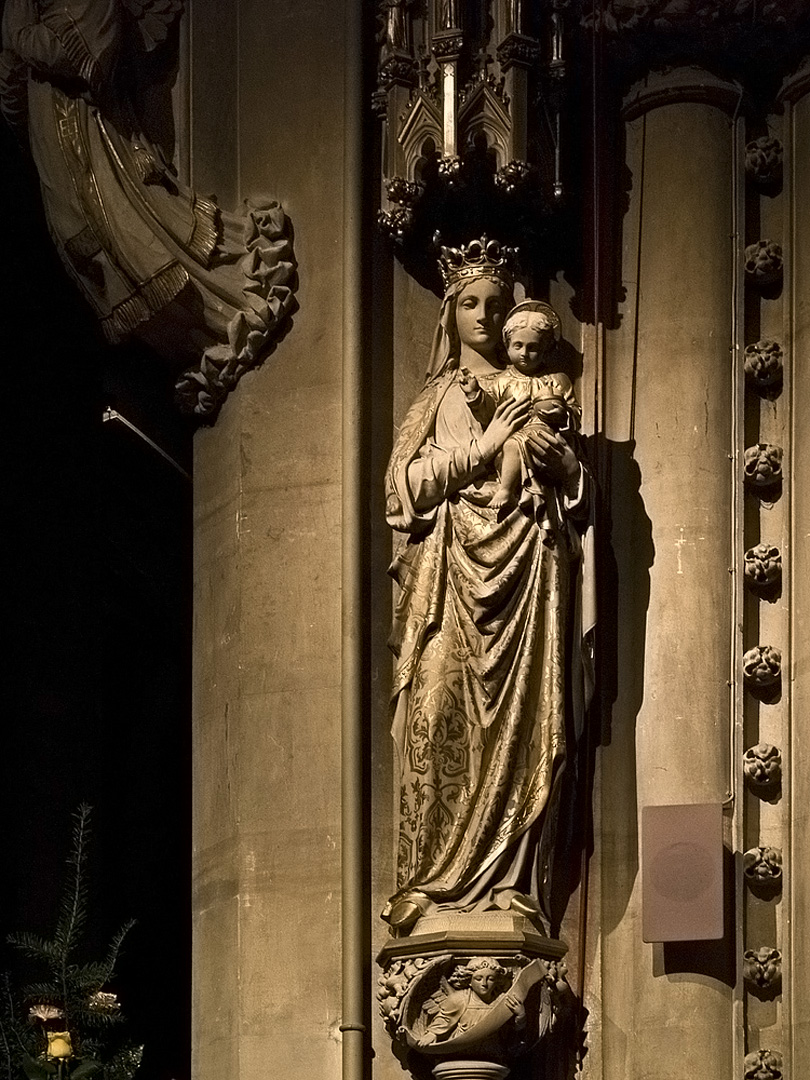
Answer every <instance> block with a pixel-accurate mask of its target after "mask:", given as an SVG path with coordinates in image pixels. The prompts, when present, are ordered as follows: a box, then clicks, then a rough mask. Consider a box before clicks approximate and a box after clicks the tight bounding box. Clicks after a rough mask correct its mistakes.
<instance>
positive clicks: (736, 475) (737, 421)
mask: <svg viewBox="0 0 810 1080" xmlns="http://www.w3.org/2000/svg"><path fill="white" fill-rule="evenodd" d="M744 127H745V120H744V119H743V118H742V117H737V116H736V114H735V117H734V118H733V119H732V132H731V139H732V152H731V213H732V226H731V268H732V269H731V342H730V350H729V355H730V362H731V453H730V455H729V457H730V465H731V485H730V486H731V536H730V542H731V559H730V562H729V568H730V570H731V571H732V583H731V641H730V650H729V652H730V655H729V668H730V675H729V691H730V692H729V714H730V715H729V744H728V753H729V763H728V770H729V771H728V791H727V793H726V804H727V805H728V806H730V807H731V843H732V852H733V856H734V913H735V919H734V949H735V955H736V956H737V957H741V956H742V953H743V949H744V947H745V945H744V942H745V882H744V880H743V876H742V852H743V850H744V847H745V845H744V838H745V820H744V806H743V802H742V799H741V798H740V797H739V795H740V791H741V787H740V779H741V777H740V774H741V771H742V758H743V751H744V748H745V747H744V740H745V731H744V724H745V700H744V699H745V689H744V687H743V683H742V654H743V649H744V642H743V614H744V611H743V607H744V603H745V597H744V581H743V571H742V567H743V551H744V548H745V531H744V527H745V516H744V515H745V505H744V499H745V492H744V489H743V450H744V445H743V444H744V441H745V438H744V433H745V382H744V378H743V373H742V359H743V346H744V344H745V342H744V340H743V330H744V325H745V323H744V315H745V310H744V304H745V286H744V281H743V276H742V274H741V273H740V268H741V266H742V252H743V247H744V244H745V237H744V231H743V230H744V227H745V186H744V184H743V183H742V168H743V165H742V154H743V146H744V144H745V131H744ZM744 994H745V991H744V990H741V989H740V988H739V987H736V988H735V990H734V997H733V1002H732V1034H731V1038H732V1075H733V1076H735V1077H740V1076H742V1073H743V1058H744V1056H745V1037H746V1032H745V1000H744Z"/></svg>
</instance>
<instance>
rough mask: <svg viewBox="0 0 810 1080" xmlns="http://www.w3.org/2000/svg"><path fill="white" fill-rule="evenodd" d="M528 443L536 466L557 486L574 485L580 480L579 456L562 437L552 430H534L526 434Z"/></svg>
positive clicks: (538, 428)
mask: <svg viewBox="0 0 810 1080" xmlns="http://www.w3.org/2000/svg"><path fill="white" fill-rule="evenodd" d="M526 442H527V444H528V447H529V452H530V454H531V456H532V460H533V461H534V464H535V466H536V467H537V468H538V469H541V470H542V471H543V472H544V473H546V474H547V475H548V476H549V477H550V478H551V480H552V482H553V483H555V484H562V485H563V486H565V487H568V486H571V485H573V484H574V483H575V482H576V481H577V480H578V478H579V473H580V464H579V461H578V460H577V456H576V454H575V453H574V451H573V450H572V449H571V447H570V446H569V445H568V443H567V442H566V441H565V439H564V438H563V437H562V435H558V434H557V433H556V432H554V431H552V430H551V428H540V427H536V428H533V429H532V430H531V431H528V432H526Z"/></svg>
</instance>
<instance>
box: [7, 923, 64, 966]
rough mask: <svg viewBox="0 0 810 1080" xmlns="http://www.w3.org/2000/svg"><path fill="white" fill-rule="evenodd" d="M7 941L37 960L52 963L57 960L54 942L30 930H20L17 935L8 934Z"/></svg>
mask: <svg viewBox="0 0 810 1080" xmlns="http://www.w3.org/2000/svg"><path fill="white" fill-rule="evenodd" d="M6 941H7V942H8V943H9V945H13V946H14V948H15V949H20V950H21V951H22V952H24V953H28V955H29V956H33V957H35V958H36V959H37V960H45V961H46V962H48V963H50V962H52V961H53V960H54V959H55V958H56V948H55V946H54V943H53V942H52V941H48V940H47V939H46V938H44V937H40V935H39V934H32V933H31V932H30V931H29V930H20V931H18V932H17V933H15V934H8V935H7V937H6Z"/></svg>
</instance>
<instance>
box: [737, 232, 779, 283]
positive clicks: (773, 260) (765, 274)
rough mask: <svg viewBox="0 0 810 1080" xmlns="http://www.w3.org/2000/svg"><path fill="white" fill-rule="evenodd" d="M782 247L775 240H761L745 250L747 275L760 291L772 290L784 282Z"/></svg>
mask: <svg viewBox="0 0 810 1080" xmlns="http://www.w3.org/2000/svg"><path fill="white" fill-rule="evenodd" d="M783 265H784V262H783V259H782V246H781V244H777V243H776V242H775V241H773V240H759V241H758V242H757V243H756V244H749V245H748V247H747V248H746V249H745V273H746V276H747V278H748V279H749V281H750V282H751V283H752V284H753V285H755V286H756V287H757V288H760V289H768V288H772V287H773V286H775V285H778V284H779V283H780V282H781V281H782V269H783Z"/></svg>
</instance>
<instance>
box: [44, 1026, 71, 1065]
mask: <svg viewBox="0 0 810 1080" xmlns="http://www.w3.org/2000/svg"><path fill="white" fill-rule="evenodd" d="M45 1034H46V1035H47V1036H48V1057H49V1058H58V1059H60V1060H64V1059H65V1058H71V1057H73V1044H72V1043H71V1041H70V1032H69V1031H47V1032H46V1033H45Z"/></svg>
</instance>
